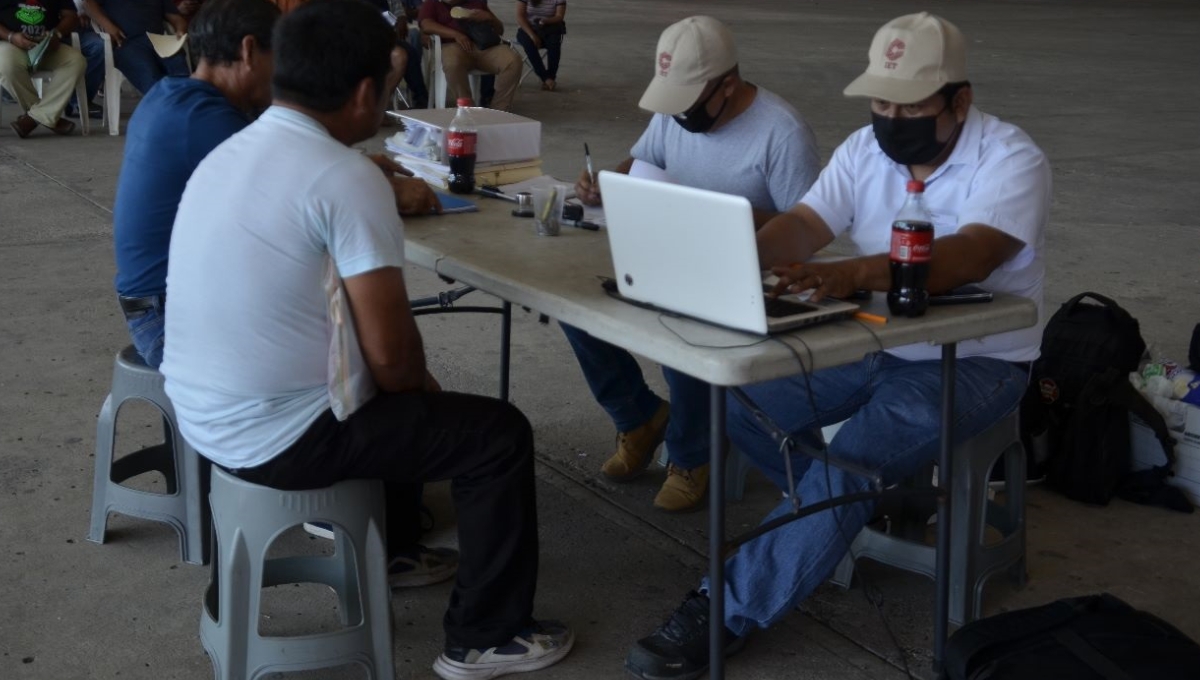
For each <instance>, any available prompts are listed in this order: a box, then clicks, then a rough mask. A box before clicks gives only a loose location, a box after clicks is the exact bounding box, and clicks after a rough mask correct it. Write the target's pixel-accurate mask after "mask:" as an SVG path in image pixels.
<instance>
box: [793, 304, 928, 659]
mask: <svg viewBox="0 0 1200 680" xmlns="http://www.w3.org/2000/svg"><path fill="white" fill-rule="evenodd" d="M858 323H859V325H861V326H862V327H863V328H865V329H866V330H867V332H869V333H870V334H871V336H872V337H873V338H875V342H876V343H877V344H878V345H879V351H881V352H882V351H883V342H882V341H881V340H880V339H879V336H878V335H876V334H875V331H874V330H872V329H871V328H870V327H869V326H867V325H866V324H865V323H863V322H862V321H858ZM791 337H792V339H794V340H796V341H797V342H799V343H800V344H801V345H802V346H803V347H804V350H805V351H806V352H807V353H808V363H807V364H805V363H804V360H803V358H801V356H800V353H799V352H798V351H796V348H795V347H792V346H791V345H790V344H788V343H787V342H784V340H783V338H779V337H772V338H771V339H772V340H775V341H776V342H778V343H779V344H781V345H783V346H784V347H786V348H787V350H788V351H789V352H791V353H792V356H794V357H795V358H796V362H797V363H798V364H799V366H800V372H801V375H803V376H804V387H805V391H806V392H807V393H808V405H809V408H810V409H811V410H812V414H813V421H814V422H815V423H819V422H820V420H821V419H820V411H819V410H818V408H817V401H816V397H815V396H813V390H812V374H811V372H810V371H809V366H812V365H813V352H812V348H810V347H809V346H808V343H806V342H804V339H803V338H800V337H797V336H791ZM789 441H790V440H784V442H783V444H782V445H781V447H780V450H781V451H782V452H783V456H784V463H785V467H786V469H787V474H788V475H789V479H788V486H789V488H791V489H792V490H793V496H792V505H793V507H798V503H799V499H797V498H796V497H795V493H794V484H795V482H794V480H793V479H792V478H791V456H790V455H789V454H790V453H791V452H790V451H789V450H786V449H785V448H784V446H785V445H786V444H788V443H789ZM817 441H818V442H819V443H820V453H821V464H822V466H823V467H824V470H825V493H826V495H827V497H828V498H831V499H832V498H833V478H832V477H831V476H830V474H829V446H828V444H827V443H826V442H825V437H824V435H822V436H820V437H818V438H817ZM789 448H790V447H789ZM829 510H830V511H831V512H832V513H833V520H834V523H835V524H836V525H837V529H838V535H839V536H841V538H842V542H843V543H844V544H845V546H846V553H847V554H849V555H850V559H851V565H852V572H851V577H850V578H851V580H852V581H853V579H854V577H855V576H857V577H858V580H859V583H860V584H861V585H862V592H863V597H864V598H865V599H866V601H867V603H868V604H870V605H872V606H873V607H874V608H875V611H876V613H877V614H878V615H879V621H880V622H881V623H882V624H883V629H884V630H885V631H886V632H887V634H888V638H889V639H890V640H891V642H892V646H894V647H895V648H896V652H897V654H899V656H900V665H901V667H902V668H903V669H904V675H905V677H907V678H909V680H916V679H915V677H914V676H913V674H912V670H911V669H910V668H909V666H908V653H907V652H905V651H904V648H903V647H902V646H901V645H900V640H899V639H898V638H897V637H896V633H895V631H893V630H892V626H891V624H890V623H889V622H888V619H887V615H886V614H884V611H883V591H882V590H880V589H878V588H876V587H875V586H873V585H872V584H870V583H869V582H868V580H867V578H866V575H865V574H863V573H862V572H860V571H859V569H858V560H857V559H856V556H855V555H854V543H853V541H851V539H850V537H849V536H847V535H846V527H845V526H844V522H845V515H839V513H838V507H837V506H834V507H831V508H830V509H829Z"/></svg>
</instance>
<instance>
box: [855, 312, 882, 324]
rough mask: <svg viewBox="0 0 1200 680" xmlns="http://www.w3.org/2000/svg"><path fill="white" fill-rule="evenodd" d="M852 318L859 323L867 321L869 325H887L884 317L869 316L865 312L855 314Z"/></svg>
mask: <svg viewBox="0 0 1200 680" xmlns="http://www.w3.org/2000/svg"><path fill="white" fill-rule="evenodd" d="M854 318H856V319H858V320H859V321H869V322H871V323H877V324H885V323H887V317H886V316H879V315H878V314H869V313H867V312H855V313H854Z"/></svg>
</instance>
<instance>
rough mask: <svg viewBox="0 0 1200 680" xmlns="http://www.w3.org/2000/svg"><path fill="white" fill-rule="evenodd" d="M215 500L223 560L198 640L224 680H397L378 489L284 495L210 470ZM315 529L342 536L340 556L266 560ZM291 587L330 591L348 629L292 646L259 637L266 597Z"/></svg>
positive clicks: (344, 486) (337, 543)
mask: <svg viewBox="0 0 1200 680" xmlns="http://www.w3.org/2000/svg"><path fill="white" fill-rule="evenodd" d="M210 499H211V502H212V508H213V531H214V533H215V534H216V552H215V555H214V556H213V576H212V582H211V583H210V584H209V586H208V590H207V591H206V592H205V596H204V606H203V611H202V612H201V614H200V640H201V642H202V643H203V644H204V649H205V650H206V651H207V652H208V655H209V657H210V658H211V659H212V663H213V673H214V677H215V678H217V680H254V679H255V678H259V677H261V676H263V675H265V674H267V673H272V672H287V671H300V670H307V669H317V668H327V667H330V666H339V665H343V664H348V663H355V664H359V665H361V666H363V667H364V668H366V669H367V673H368V674H369V676H370V677H371V678H377V679H383V678H386V679H387V680H391V678H393V677H395V670H394V667H393V664H392V607H391V589H390V588H389V587H388V580H387V552H386V547H385V545H384V540H385V539H384V535H385V534H384V496H383V484H382V483H381V482H378V481H371V480H350V481H344V482H339V483H337V484H334V485H333V486H330V487H327V488H324V489H314V490H311V491H282V490H279V489H272V488H270V487H266V486H259V485H257V484H251V483H250V482H247V481H244V480H242V479H238V478H237V477H235V476H233V475H231V474H229V473H228V472H226V471H224V470H222V469H221V468H219V467H217V466H213V468H212V492H211V495H210ZM312 521H317V522H328V523H329V524H332V525H333V526H335V527H336V528H337V529H338V531H335V532H334V554H333V555H327V556H308V555H304V556H291V557H274V558H271V559H267V552H268V550H269V549H270V548H271V543H272V542H273V541H274V540H275V538H276V537H277V536H279V535H280V534H281V533H283V532H284V531H286V530H287V529H289V528H291V527H294V526H297V525H300V524H303V523H304V522H312ZM287 583H322V584H325V585H327V586H329V587H331V588H333V589H334V591H336V592H337V596H338V613H339V615H340V616H341V621H342V625H343V626H344V627H343V628H341V629H339V630H336V631H333V632H329V633H314V634H311V635H298V636H292V637H266V636H263V635H260V634H259V632H258V621H259V618H260V615H261V612H260V603H261V599H262V589H263V588H266V587H269V586H275V585H281V584H287Z"/></svg>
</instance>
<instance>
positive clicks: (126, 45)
mask: <svg viewBox="0 0 1200 680" xmlns="http://www.w3.org/2000/svg"><path fill="white" fill-rule="evenodd" d="M80 40H82V36H81V37H80ZM113 62H114V63H115V65H116V67H117V70H118V71H120V72H121V75H123V76H125V79H126V80H128V81H129V83H130V84H131V85H133V86H134V88H136V89H137V91H138V92H141V93H142V94H146V93H147V92H149V91H150V88H151V87H154V84H155V83H157V82H158V81H160V80H162V79H163V78H165V77H166V76H181V77H185V78H186V77H187V76H189V75H191V74H190V73H189V71H188V67H187V60H186V59H185V58H184V56H183V52H179V53H178V54H175V55H173V56H171V57H168V58H167V59H161V58H159V56H158V54H157V53H156V52H155V51H154V46H153V45H151V44H150V38H148V37H146V34H145V33H143V34H141V35H136V36H134V37H132V38H126V39H125V42H123V43H121V46H120V47H117V46H116V45H115V44H114V45H113Z"/></svg>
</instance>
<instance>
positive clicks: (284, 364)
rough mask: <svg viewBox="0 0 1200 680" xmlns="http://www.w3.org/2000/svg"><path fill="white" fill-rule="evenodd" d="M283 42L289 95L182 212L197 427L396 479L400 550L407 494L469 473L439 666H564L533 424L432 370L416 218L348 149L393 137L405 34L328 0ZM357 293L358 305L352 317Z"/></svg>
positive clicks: (181, 332)
mask: <svg viewBox="0 0 1200 680" xmlns="http://www.w3.org/2000/svg"><path fill="white" fill-rule="evenodd" d="M209 1H210V2H213V1H215V0H209ZM206 9H207V8H206ZM203 11H204V10H202V12H203ZM274 38H275V40H276V44H275V45H274V58H275V75H274V78H273V89H274V95H275V100H274V105H273V106H272V107H271V108H269V109H268V110H267V111H266V112H265V113H264V114H263V115H262V116H260V117H259V118H258V120H256V121H255V122H253V123H251V124H250V125H249V126H248V127H247V128H246V129H244V130H243V131H241V132H239V133H238V134H236V135H234V136H233V137H231V138H230V139H228V140H227V141H226V142H224V143H223V144H221V145H220V146H218V147H217V148H216V149H214V150H213V151H212V152H211V153H209V155H208V156H207V157H206V158H205V159H204V160H203V161H201V162H200V165H199V166H198V167H197V168H196V171H195V172H194V173H193V174H192V178H191V180H190V181H189V182H188V185H187V189H186V190H185V191H184V194H183V199H182V201H181V202H180V204H179V211H178V214H177V216H176V220H175V229H174V233H173V234H172V237H171V252H170V268H169V272H168V275H167V290H168V292H169V294H170V298H171V310H172V311H171V315H170V316H168V317H167V334H168V336H169V337H170V338H171V341H170V342H168V343H167V346H166V355H165V358H164V360H163V364H162V371H163V374H164V375H165V376H166V392H167V395H168V396H169V397H170V398H171V402H172V403H173V404H174V406H175V410H176V415H177V416H178V419H179V427H180V430H181V432H182V433H183V435H184V437H186V438H187V440H188V441H189V442H191V443H192V444H194V445H195V446H196V448H197V450H198V451H199V452H200V453H201V454H203V455H204V456H206V457H207V458H209V459H211V460H212V461H213V463H214V464H216V465H219V466H221V467H222V468H224V469H227V470H229V471H230V472H231V473H232V474H234V475H236V476H238V477H240V478H242V479H245V480H247V481H249V482H251V483H254V484H262V485H267V486H272V487H275V488H280V489H311V488H321V487H326V486H328V485H330V484H332V483H335V482H338V481H340V480H344V479H380V480H383V481H384V482H385V487H386V494H387V498H388V502H387V514H388V516H387V522H386V525H387V533H388V536H387V549H388V552H389V554H390V555H395V554H396V553H395V551H396V550H397V549H398V548H401V547H402V546H401V545H400V540H399V539H398V537H397V535H396V532H397V531H401V532H402V531H404V521H405V518H404V517H403V516H397V512H398V510H402V509H403V508H401V507H399V506H400V505H402V504H397V503H395V502H394V500H395V499H396V498H397V496H396V494H397V491H396V490H397V488H404V487H409V486H411V485H413V484H418V483H421V482H424V481H433V480H445V479H449V480H452V489H453V498H454V505H455V510H456V514H457V517H458V533H459V546H460V549H461V551H462V560H461V563H460V565H459V570H458V580H457V583H456V584H455V587H454V590H453V591H452V593H451V594H450V598H449V605H448V609H447V612H446V614H445V616H444V618H443V627H444V630H445V634H446V640H445V646H444V652H443V653H442V654H441V655H440V656H439V657H438V658H437V660H436V661H435V663H434V670H435V671H436V672H437V673H438V674H439V675H440V676H441V677H443V678H475V677H495V676H499V675H505V674H508V673H514V672H522V671H531V670H536V669H539V668H544V667H546V666H549V665H551V664H554V663H556V662H558V661H560V660H562V659H563V658H564V657H565V656H566V655H567V653H568V652H569V651H570V649H571V646H572V645H573V643H574V634H573V633H572V631H571V630H570V629H569V628H567V627H566V626H564V625H562V624H560V623H551V622H546V621H542V622H538V621H535V620H534V619H533V617H532V610H533V599H534V594H535V591H536V588H537V564H538V535H537V532H538V527H537V497H536V496H537V492H536V487H535V484H534V465H533V430H532V428H531V427H530V425H529V421H528V420H527V419H526V418H525V416H524V415H523V414H522V413H521V412H520V411H519V410H518V409H517V408H516V407H515V406H513V405H512V404H510V403H508V402H505V401H500V400H498V399H493V398H490V397H483V396H476V395H469V394H457V393H452V392H443V391H442V390H441V389H440V388H439V386H438V384H437V381H435V380H434V379H433V378H432V376H430V374H429V372H428V370H427V368H426V363H425V352H424V349H423V346H422V340H421V334H420V331H419V329H418V328H417V324H416V321H415V320H414V318H413V315H412V309H411V308H410V307H409V304H408V295H407V290H406V285H405V277H404V270H403V267H404V226H403V223H402V222H401V220H400V218H399V217H398V216H397V215H396V209H395V205H394V201H393V196H392V192H391V190H390V188H389V186H388V184H387V182H385V181H384V180H383V178H382V177H381V176H380V174H379V169H378V168H377V167H376V166H375V165H374V164H372V163H371V162H370V160H368V159H367V158H365V157H364V156H363V155H362V154H360V153H358V152H357V151H355V150H354V149H352V148H350V146H351V145H353V144H357V143H359V142H362V141H364V140H367V139H370V138H371V137H372V136H374V135H375V134H376V133H377V132H378V131H379V126H380V123H381V121H382V119H383V113H384V110H385V108H386V106H387V101H388V93H389V92H390V91H391V90H392V88H394V87H395V86H396V83H397V82H398V81H399V79H400V73H399V71H398V70H397V69H396V63H395V61H394V60H392V59H391V56H390V55H391V53H392V52H393V50H395V42H396V39H395V32H394V31H393V29H392V27H391V26H389V25H388V24H387V22H386V21H385V20H384V19H383V17H382V16H381V15H380V14H379V12H378V11H377V10H375V9H374V8H373V7H370V6H369V5H367V4H366V3H364V2H361V0H311V1H310V2H308V3H305V4H304V5H303V6H301V7H300V8H298V9H296V10H295V11H293V12H291V13H290V14H288V15H286V16H284V17H283V19H281V20H280V22H279V24H278V26H277V27H276V30H275V33H274ZM343 295H344V301H345V304H346V307H347V309H348V310H350V311H352V314H345V315H342V314H338V315H337V316H336V317H334V316H333V315H331V312H330V306H331V304H336V301H337V300H339V299H340V298H341V297H342V296H343ZM230 300H237V304H230ZM331 339H332V341H331ZM331 342H332V344H331ZM331 351H332V352H333V353H334V356H336V357H338V358H340V359H342V360H346V361H351V360H352V359H356V360H353V363H352V365H355V366H359V367H362V368H361V371H362V373H360V374H359V375H358V377H361V378H362V379H363V380H362V381H361V382H357V381H356V383H355V384H356V386H360V387H362V388H363V389H362V390H351V389H350V388H349V387H348V386H346V385H342V384H331V383H330V380H331V379H334V380H335V381H336V378H337V376H338V375H340V372H337V371H335V372H334V373H333V374H331V372H330V370H329V363H330V355H331ZM342 387H346V388H347V389H345V390H343V389H341V388H342ZM351 392H352V393H351ZM335 397H336V401H335ZM335 409H336V412H335ZM400 538H402V537H400Z"/></svg>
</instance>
